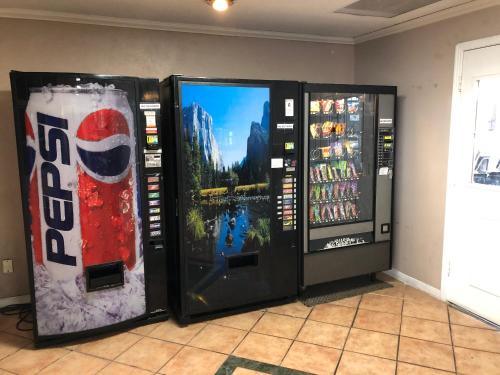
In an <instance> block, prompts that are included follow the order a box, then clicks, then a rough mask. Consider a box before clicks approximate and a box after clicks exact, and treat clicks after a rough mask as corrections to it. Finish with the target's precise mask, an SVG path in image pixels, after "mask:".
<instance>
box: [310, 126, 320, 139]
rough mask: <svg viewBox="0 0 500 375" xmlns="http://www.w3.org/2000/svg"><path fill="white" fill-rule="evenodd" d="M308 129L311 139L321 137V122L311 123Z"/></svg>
mask: <svg viewBox="0 0 500 375" xmlns="http://www.w3.org/2000/svg"><path fill="white" fill-rule="evenodd" d="M309 131H310V132H311V137H312V138H313V139H318V138H320V137H321V124H311V125H309Z"/></svg>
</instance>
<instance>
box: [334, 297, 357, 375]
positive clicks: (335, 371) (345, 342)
mask: <svg viewBox="0 0 500 375" xmlns="http://www.w3.org/2000/svg"><path fill="white" fill-rule="evenodd" d="M362 299H363V295H361V296H360V298H359V301H358V304H357V306H356V312H355V313H354V317H353V318H352V322H351V326H350V327H349V330H348V331H347V336H346V338H345V341H344V345H343V346H342V349H341V351H340V356H339V360H338V361H337V364H336V365H335V369H334V370H333V375H335V374H336V373H337V371H338V369H339V366H340V361H341V360H342V357H343V355H344V349H345V346H346V344H347V340H349V335H350V334H351V328H352V327H353V326H354V322H355V321H356V317H357V316H358V311H359V306H360V305H361V300H362Z"/></svg>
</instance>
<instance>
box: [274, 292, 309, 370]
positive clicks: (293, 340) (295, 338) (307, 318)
mask: <svg viewBox="0 0 500 375" xmlns="http://www.w3.org/2000/svg"><path fill="white" fill-rule="evenodd" d="M297 302H299V301H297ZM300 303H302V302H300ZM304 306H305V305H304ZM308 307H309V306H308ZM314 307H316V306H314ZM314 307H311V309H310V310H309V312H308V313H307V316H306V317H305V319H304V321H303V322H302V325H301V326H300V328H299V330H298V331H297V334H296V335H295V337H294V338H293V339H292V343H291V344H290V346H289V347H288V349H287V351H286V353H285V355H284V356H283V358H281V361H280V364H279V367H281V365H282V364H283V361H284V360H285V358H286V356H287V355H288V353H289V352H290V349H291V348H292V346H293V344H294V343H295V341H296V340H297V337H299V334H300V331H302V328H304V326H305V324H306V322H307V321H308V320H309V317H310V316H311V313H312V311H313V310H314ZM299 342H301V341H299Z"/></svg>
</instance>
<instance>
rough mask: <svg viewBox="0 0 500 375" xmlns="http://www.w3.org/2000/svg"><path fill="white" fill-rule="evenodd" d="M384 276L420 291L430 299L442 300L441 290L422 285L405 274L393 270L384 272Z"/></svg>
mask: <svg viewBox="0 0 500 375" xmlns="http://www.w3.org/2000/svg"><path fill="white" fill-rule="evenodd" d="M384 273H385V274H387V275H389V276H391V277H394V278H395V279H396V280H399V281H401V282H402V283H405V284H406V285H409V286H411V287H413V288H415V289H418V290H421V291H422V292H425V293H427V294H430V295H431V296H432V297H434V298H437V299H442V298H441V290H439V289H437V288H434V287H433V286H430V285H429V284H426V283H424V282H423V281H420V280H417V279H415V278H413V277H411V276H408V275H407V274H405V273H403V272H401V271H399V270H397V269H395V268H393V269H390V270H389V271H385V272H384Z"/></svg>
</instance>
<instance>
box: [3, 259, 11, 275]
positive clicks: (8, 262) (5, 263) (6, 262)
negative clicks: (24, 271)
mask: <svg viewBox="0 0 500 375" xmlns="http://www.w3.org/2000/svg"><path fill="white" fill-rule="evenodd" d="M2 271H3V273H12V272H14V267H13V265H12V259H5V260H3V261H2Z"/></svg>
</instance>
